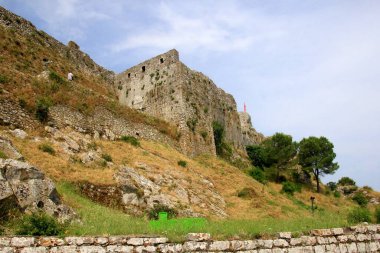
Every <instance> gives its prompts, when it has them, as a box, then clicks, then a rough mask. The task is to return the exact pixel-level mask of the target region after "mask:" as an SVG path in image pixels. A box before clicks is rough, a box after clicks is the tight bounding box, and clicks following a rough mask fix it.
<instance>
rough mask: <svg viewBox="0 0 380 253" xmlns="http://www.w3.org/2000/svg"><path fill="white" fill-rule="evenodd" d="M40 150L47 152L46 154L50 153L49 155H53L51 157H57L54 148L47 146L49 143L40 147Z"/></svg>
mask: <svg viewBox="0 0 380 253" xmlns="http://www.w3.org/2000/svg"><path fill="white" fill-rule="evenodd" d="M38 149H39V150H41V151H42V152H45V153H48V154H51V155H55V150H54V148H53V147H52V146H50V145H49V144H47V143H44V144H41V145H39V146H38Z"/></svg>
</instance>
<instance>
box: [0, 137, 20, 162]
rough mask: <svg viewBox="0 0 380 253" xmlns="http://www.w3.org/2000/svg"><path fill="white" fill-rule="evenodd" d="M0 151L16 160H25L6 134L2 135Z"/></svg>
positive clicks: (6, 156)
mask: <svg viewBox="0 0 380 253" xmlns="http://www.w3.org/2000/svg"><path fill="white" fill-rule="evenodd" d="M0 151H1V153H2V155H3V156H4V157H0V158H10V159H14V160H20V161H23V160H24V157H23V156H22V155H21V154H20V152H18V150H17V149H16V148H15V147H14V146H13V145H12V142H11V141H10V140H9V139H8V138H7V137H5V136H1V135H0Z"/></svg>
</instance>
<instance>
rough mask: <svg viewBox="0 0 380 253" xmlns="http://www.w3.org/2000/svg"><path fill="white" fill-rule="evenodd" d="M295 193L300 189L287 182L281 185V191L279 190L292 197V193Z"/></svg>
mask: <svg viewBox="0 0 380 253" xmlns="http://www.w3.org/2000/svg"><path fill="white" fill-rule="evenodd" d="M296 191H297V192H300V191H301V188H300V187H299V186H298V185H296V184H295V183H293V182H290V181H287V182H284V183H283V184H282V189H281V192H282V193H286V194H289V195H292V196H293V194H294V192H296Z"/></svg>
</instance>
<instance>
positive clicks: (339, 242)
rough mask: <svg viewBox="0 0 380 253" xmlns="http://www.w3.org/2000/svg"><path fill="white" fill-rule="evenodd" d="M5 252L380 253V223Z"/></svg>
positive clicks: (71, 240) (28, 242) (47, 243)
mask: <svg viewBox="0 0 380 253" xmlns="http://www.w3.org/2000/svg"><path fill="white" fill-rule="evenodd" d="M0 251H1V252H30V253H39V252H68V253H71V252H99V253H106V252H152V253H153V252H159V253H181V252H204V253H207V252H210V253H212V252H241V253H243V252H246V253H300V252H308V253H324V252H326V253H347V252H355V253H357V252H360V253H361V252H363V253H366V252H368V253H370V252H373V253H375V252H380V225H369V226H357V227H350V228H344V229H343V228H332V229H318V230H313V231H311V233H310V235H307V236H301V237H293V236H292V234H291V233H289V232H285V233H279V234H278V236H277V237H276V238H273V239H250V240H225V241H220V240H219V241H218V240H212V239H211V237H210V235H209V234H201V233H199V234H190V235H188V236H187V240H186V241H184V242H170V241H169V240H168V238H166V237H149V236H141V237H134V236H108V237H90V236H87V237H66V238H57V237H0Z"/></svg>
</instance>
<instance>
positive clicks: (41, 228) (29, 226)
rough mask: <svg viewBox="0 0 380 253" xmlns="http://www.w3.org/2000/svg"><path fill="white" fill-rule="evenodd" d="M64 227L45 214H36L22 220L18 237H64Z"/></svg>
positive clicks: (17, 231) (17, 232)
mask: <svg viewBox="0 0 380 253" xmlns="http://www.w3.org/2000/svg"><path fill="white" fill-rule="evenodd" d="M63 231H64V226H63V225H61V224H59V223H58V222H57V220H56V219H54V218H53V217H50V216H48V215H46V214H44V213H34V214H32V215H26V216H24V217H23V219H22V220H21V223H20V225H19V226H18V229H17V230H16V234H17V235H30V236H55V235H62V234H63Z"/></svg>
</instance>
